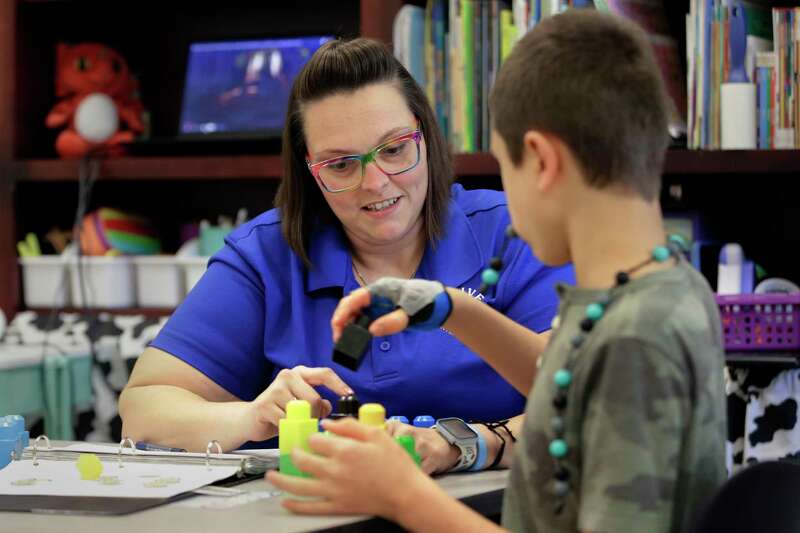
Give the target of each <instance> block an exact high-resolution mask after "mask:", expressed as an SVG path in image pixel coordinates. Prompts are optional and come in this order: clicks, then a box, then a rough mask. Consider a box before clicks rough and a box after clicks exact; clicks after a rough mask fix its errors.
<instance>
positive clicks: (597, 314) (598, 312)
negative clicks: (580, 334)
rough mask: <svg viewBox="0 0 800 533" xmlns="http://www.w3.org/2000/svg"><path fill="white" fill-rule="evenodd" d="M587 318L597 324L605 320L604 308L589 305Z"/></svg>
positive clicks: (598, 305) (594, 304)
mask: <svg viewBox="0 0 800 533" xmlns="http://www.w3.org/2000/svg"><path fill="white" fill-rule="evenodd" d="M586 317H587V318H590V319H592V320H594V321H595V322H597V321H598V320H600V319H601V318H603V306H602V305H600V304H598V303H593V304H589V305H587V306H586Z"/></svg>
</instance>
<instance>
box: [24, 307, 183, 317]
mask: <svg viewBox="0 0 800 533" xmlns="http://www.w3.org/2000/svg"><path fill="white" fill-rule="evenodd" d="M24 310H25V311H33V312H35V313H38V314H40V315H47V314H49V313H51V312H53V311H54V310H53V309H52V308H47V307H30V308H28V309H24ZM55 311H58V312H59V313H77V314H85V315H98V314H100V313H108V314H111V315H144V316H146V317H148V318H158V317H162V316H170V315H171V314H172V313H173V312H174V311H175V309H172V308H157V307H122V308H113V309H104V308H88V309H83V308H81V307H63V308H61V309H56V310H55Z"/></svg>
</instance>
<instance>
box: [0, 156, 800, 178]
mask: <svg viewBox="0 0 800 533" xmlns="http://www.w3.org/2000/svg"><path fill="white" fill-rule="evenodd" d="M8 165H10V168H9V169H8V172H7V173H6V174H7V175H10V176H11V177H12V179H16V180H18V181H74V180H77V179H78V171H79V165H80V163H79V162H78V161H65V160H61V159H29V160H24V161H18V162H14V163H10V164H8ZM455 169H456V175H457V176H459V177H462V178H463V177H470V176H497V175H499V174H500V167H499V166H498V164H497V161H496V160H495V159H494V157H493V156H492V155H491V154H489V153H477V154H457V155H456V156H455ZM799 172H800V150H733V151H714V152H710V151H700V150H671V151H670V152H668V153H667V160H666V163H665V165H664V174H666V175H681V174H691V175H714V174H760V173H773V174H789V173H799ZM282 174H283V166H282V162H281V157H280V156H279V155H242V156H213V157H123V158H119V159H108V160H104V161H103V162H102V166H101V170H100V177H101V178H102V179H104V180H106V179H110V180H159V179H173V180H184V179H188V180H215V179H274V180H279V179H280V177H281V175H282Z"/></svg>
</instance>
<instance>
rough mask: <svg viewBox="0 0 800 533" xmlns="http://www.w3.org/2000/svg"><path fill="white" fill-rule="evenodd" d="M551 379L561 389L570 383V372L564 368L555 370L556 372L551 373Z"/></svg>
mask: <svg viewBox="0 0 800 533" xmlns="http://www.w3.org/2000/svg"><path fill="white" fill-rule="evenodd" d="M553 381H555V383H556V385H558V386H559V387H561V388H562V389H566V388H567V387H569V384H570V383H572V372H570V371H569V370H567V369H566V368H561V369H559V370H556V373H555V374H553Z"/></svg>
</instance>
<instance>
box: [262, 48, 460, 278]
mask: <svg viewBox="0 0 800 533" xmlns="http://www.w3.org/2000/svg"><path fill="white" fill-rule="evenodd" d="M374 83H391V84H393V85H394V86H395V87H396V88H397V89H398V90H399V91H400V92H401V93H402V94H403V96H404V98H405V100H406V103H407V104H408V108H409V109H410V110H411V112H412V113H413V114H414V115H415V116H416V117H417V118H418V119H419V124H420V130H421V131H422V133H423V135H424V137H425V144H426V146H427V158H428V174H429V179H428V191H427V195H426V197H425V204H424V206H423V208H422V217H423V219H424V231H425V234H426V238H427V240H428V242H430V243H434V244H435V243H436V241H437V240H438V239H439V238H441V236H442V234H443V232H444V225H445V221H446V220H447V208H448V201H449V199H450V184H451V183H452V181H453V177H454V172H453V166H452V165H453V164H452V159H451V158H450V152H449V149H448V147H447V142H446V140H445V139H444V136H443V135H442V132H441V130H440V129H439V127H438V125H437V123H436V116H435V115H434V112H433V110H432V109H431V106H430V104H429V103H428V99H427V97H426V96H425V93H424V92H423V91H422V89H421V88H420V87H419V85H417V83H416V82H415V81H414V78H412V77H411V75H410V74H409V73H408V71H407V70H406V69H405V68H404V67H403V65H402V64H400V62H399V61H398V60H397V59H396V58H395V57H394V56H393V55H392V53H391V52H390V51H389V49H388V48H387V47H386V46H385V45H384V44H382V43H380V42H379V41H375V40H372V39H366V38H358V39H353V40H349V41H346V40H337V41H331V42H328V43H326V44H324V45H323V46H322V47H321V48H320V49H319V50H318V51H317V52H316V53H315V54H314V55H313V56H312V57H311V59H309V61H308V63H307V64H306V65H305V67H304V68H303V70H302V71H301V72H300V74H299V75H298V76H297V78H296V79H295V81H294V84H293V85H292V92H291V94H290V95H289V105H288V111H287V113H286V127H285V128H284V130H283V180H282V181H281V184H280V186H279V187H278V193H277V196H276V198H275V205H276V206H277V207H278V209H280V212H281V227H282V231H283V236H284V238H285V239H286V241H287V242H288V243H289V246H291V247H292V250H294V252H295V253H296V254H297V255H298V256H299V257H300V258H301V259H302V260H303V262H304V263H305V264H306V266H308V267H313V265H312V264H311V260H310V259H309V254H308V244H309V242H308V241H309V237H310V235H311V231H312V229H313V226H314V224H315V223H317V222H327V223H335V224H339V221H338V219H337V218H336V216H335V215H334V214H333V212H332V211H331V209H330V207H328V203H327V202H326V201H325V198H324V197H323V196H322V193H321V192H320V190H319V187H318V186H317V184H316V183H315V182H314V179H313V177H312V176H311V173H310V172H309V170H308V166H307V165H306V154H307V148H306V139H305V132H304V130H303V110H304V108H305V106H306V105H307V104H308V103H310V102H313V101H316V100H319V99H321V98H324V97H326V96H329V95H332V94H336V93H342V92H349V91H355V90H358V89H360V88H362V87H365V86H367V85H371V84H374Z"/></svg>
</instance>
